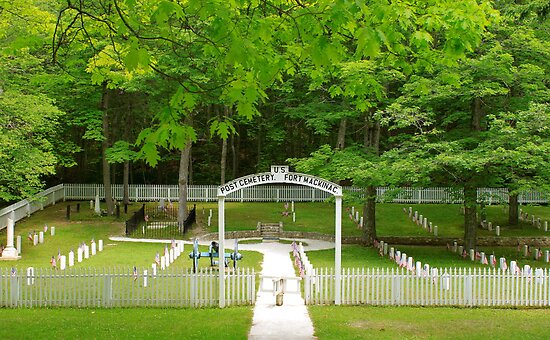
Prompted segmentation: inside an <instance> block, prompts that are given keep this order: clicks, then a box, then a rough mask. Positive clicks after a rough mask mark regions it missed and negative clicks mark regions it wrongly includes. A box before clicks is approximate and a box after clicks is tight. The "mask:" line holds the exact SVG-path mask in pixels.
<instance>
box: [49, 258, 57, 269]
mask: <svg viewBox="0 0 550 340" xmlns="http://www.w3.org/2000/svg"><path fill="white" fill-rule="evenodd" d="M50 263H51V265H52V268H54V269H55V268H56V267H57V263H56V261H55V256H52V258H51V259H50Z"/></svg>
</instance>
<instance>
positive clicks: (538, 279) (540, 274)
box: [535, 268, 544, 285]
mask: <svg viewBox="0 0 550 340" xmlns="http://www.w3.org/2000/svg"><path fill="white" fill-rule="evenodd" d="M535 283H536V284H539V285H542V284H544V270H543V269H542V268H537V269H535Z"/></svg>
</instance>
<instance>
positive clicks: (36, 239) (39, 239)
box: [15, 226, 55, 255]
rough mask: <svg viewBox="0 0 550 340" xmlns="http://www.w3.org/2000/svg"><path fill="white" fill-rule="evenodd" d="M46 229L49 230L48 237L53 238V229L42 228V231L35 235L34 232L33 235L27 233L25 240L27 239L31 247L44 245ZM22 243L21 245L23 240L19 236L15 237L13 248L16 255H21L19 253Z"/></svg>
mask: <svg viewBox="0 0 550 340" xmlns="http://www.w3.org/2000/svg"><path fill="white" fill-rule="evenodd" d="M48 229H49V230H50V235H51V236H55V227H50V228H48V226H44V231H40V232H38V233H36V231H35V232H34V233H29V236H28V237H27V238H28V239H29V241H30V242H32V245H33V246H37V245H39V244H41V243H44V241H45V237H44V236H45V235H46V233H47V231H48ZM22 243H23V238H22V237H21V235H17V238H16V241H15V248H16V249H17V255H21V252H22V251H23V244H22Z"/></svg>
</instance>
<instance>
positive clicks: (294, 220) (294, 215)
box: [292, 212, 296, 222]
mask: <svg viewBox="0 0 550 340" xmlns="http://www.w3.org/2000/svg"><path fill="white" fill-rule="evenodd" d="M292 222H296V213H295V212H293V213H292Z"/></svg>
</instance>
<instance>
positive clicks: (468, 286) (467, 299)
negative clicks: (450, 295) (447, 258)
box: [464, 273, 473, 306]
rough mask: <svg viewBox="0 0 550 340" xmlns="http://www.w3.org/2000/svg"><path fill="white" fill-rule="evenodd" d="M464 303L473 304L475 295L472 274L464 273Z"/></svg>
mask: <svg viewBox="0 0 550 340" xmlns="http://www.w3.org/2000/svg"><path fill="white" fill-rule="evenodd" d="M464 274H465V275H464V304H465V305H466V306H472V304H473V296H472V281H473V280H472V275H471V274H470V273H468V275H466V273H464Z"/></svg>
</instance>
